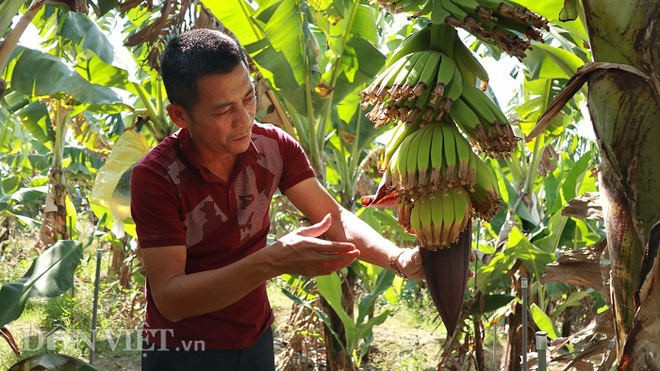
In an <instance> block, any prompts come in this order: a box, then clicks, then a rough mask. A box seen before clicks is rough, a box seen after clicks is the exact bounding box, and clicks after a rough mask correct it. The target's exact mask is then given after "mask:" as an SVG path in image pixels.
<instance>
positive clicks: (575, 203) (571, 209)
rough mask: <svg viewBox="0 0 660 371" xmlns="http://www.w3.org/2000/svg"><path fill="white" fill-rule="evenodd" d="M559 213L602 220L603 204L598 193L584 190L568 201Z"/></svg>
mask: <svg viewBox="0 0 660 371" xmlns="http://www.w3.org/2000/svg"><path fill="white" fill-rule="evenodd" d="M561 215H564V216H570V217H573V218H578V219H594V220H601V221H602V220H603V205H602V202H601V200H600V193H598V192H586V193H583V194H581V195H580V196H577V197H575V198H574V199H572V200H570V201H568V203H567V204H566V206H564V208H563V209H562V211H561Z"/></svg>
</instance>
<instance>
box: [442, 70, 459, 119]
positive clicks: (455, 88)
mask: <svg viewBox="0 0 660 371" xmlns="http://www.w3.org/2000/svg"><path fill="white" fill-rule="evenodd" d="M462 93H463V75H462V74H461V72H460V71H459V70H458V69H454V76H453V77H452V79H451V83H450V84H449V86H448V87H446V88H445V98H446V99H448V100H449V103H447V104H448V105H447V106H446V107H445V108H446V109H447V111H448V110H449V106H451V103H452V102H454V101H455V100H457V99H458V97H460V96H461V94H462Z"/></svg>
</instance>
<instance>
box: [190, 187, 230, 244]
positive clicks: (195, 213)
mask: <svg viewBox="0 0 660 371" xmlns="http://www.w3.org/2000/svg"><path fill="white" fill-rule="evenodd" d="M218 219H220V220H218ZM220 221H222V222H226V221H227V216H226V215H225V214H224V213H223V212H222V210H220V208H219V207H218V205H216V203H215V201H213V198H212V197H211V196H207V197H206V198H205V199H203V200H202V202H200V203H199V204H197V206H195V208H194V209H192V210H191V211H190V212H189V213H188V214H187V215H186V220H185V222H184V224H185V226H186V230H187V233H186V246H187V247H188V248H190V247H191V246H193V245H196V244H198V243H199V242H201V241H202V239H203V238H204V227H205V226H206V225H207V224H208V225H211V226H213V225H218V223H220Z"/></svg>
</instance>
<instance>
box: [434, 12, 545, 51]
mask: <svg viewBox="0 0 660 371" xmlns="http://www.w3.org/2000/svg"><path fill="white" fill-rule="evenodd" d="M431 8H432V10H431V19H432V21H433V22H434V23H440V22H445V23H447V24H449V25H451V26H453V27H456V28H458V27H460V28H463V29H465V30H466V31H468V32H470V33H471V34H473V35H475V36H476V37H478V38H480V39H482V40H484V41H486V42H489V43H492V44H495V45H496V46H497V47H498V48H500V49H501V50H503V51H505V52H506V53H508V54H509V55H512V56H514V57H517V58H518V59H521V60H522V59H523V58H525V50H527V48H529V46H530V44H531V40H536V41H539V42H543V36H542V35H541V33H540V32H539V31H538V30H540V29H546V30H549V28H548V21H547V20H545V19H544V18H542V17H540V16H539V15H537V14H535V13H533V12H531V11H529V10H528V9H527V8H524V7H522V6H520V5H518V4H516V3H514V2H512V1H509V0H501V1H498V0H433V6H432V7H431ZM519 35H524V37H525V39H523V38H521V37H520V36H519Z"/></svg>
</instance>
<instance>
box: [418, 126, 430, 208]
mask: <svg viewBox="0 0 660 371" xmlns="http://www.w3.org/2000/svg"><path fill="white" fill-rule="evenodd" d="M419 135H420V137H421V138H422V139H421V141H420V143H419V149H418V150H417V174H418V176H417V184H418V186H419V190H420V195H422V196H424V195H425V194H426V193H427V192H428V188H429V180H430V171H429V170H430V165H431V151H432V150H433V148H432V144H433V127H432V126H431V125H426V126H425V127H423V128H421V129H420V133H419Z"/></svg>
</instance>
